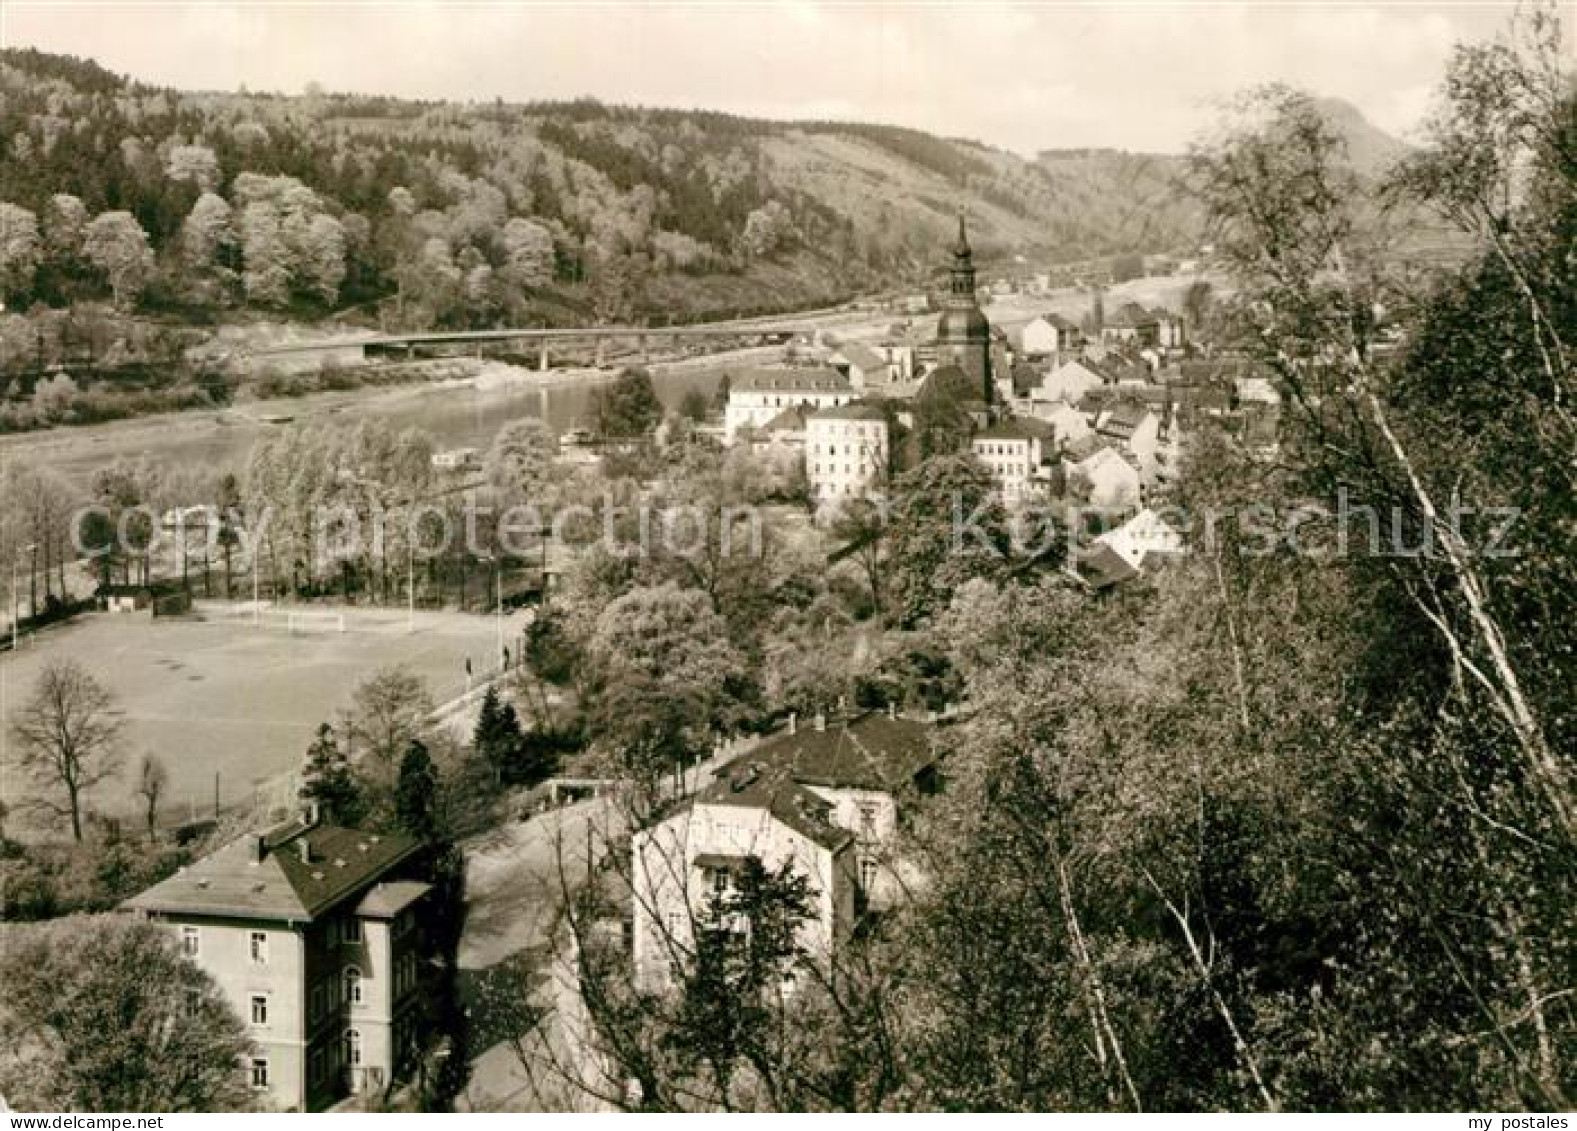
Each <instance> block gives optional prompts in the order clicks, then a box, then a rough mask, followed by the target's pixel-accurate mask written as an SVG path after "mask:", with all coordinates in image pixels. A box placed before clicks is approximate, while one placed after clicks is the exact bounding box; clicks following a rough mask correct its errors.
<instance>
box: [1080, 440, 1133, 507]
mask: <svg viewBox="0 0 1577 1131" xmlns="http://www.w3.org/2000/svg"><path fill="white" fill-rule="evenodd" d="M1062 462H1063V471H1064V475H1065V476H1066V482H1067V483H1068V486H1069V489H1070V491H1072V492H1073V493H1074V494H1075V495H1076V496H1077V497H1078V498H1079V500H1080V501H1081V502H1083V503H1084V504H1086V505H1088V506H1092V507H1099V508H1103V509H1106V510H1113V511H1124V510H1133V509H1135V508H1137V507H1138V506H1139V501H1140V496H1141V484H1142V480H1141V477H1140V474H1139V464H1138V460H1136V459H1135V458H1134V457H1133V456H1131V455H1125V454H1124V453H1123V452H1121V451H1119V450H1118V449H1117V448H1116V447H1114V446H1113V445H1112V442H1111V441H1110V440H1107V439H1106V438H1104V437H1102V436H1096V435H1090V436H1087V437H1085V438H1084V439H1083V440H1081V441H1079V442H1077V443H1074V444H1070V445H1069V446H1068V448H1067V449H1066V450H1065V451H1064V452H1063V456H1062Z"/></svg>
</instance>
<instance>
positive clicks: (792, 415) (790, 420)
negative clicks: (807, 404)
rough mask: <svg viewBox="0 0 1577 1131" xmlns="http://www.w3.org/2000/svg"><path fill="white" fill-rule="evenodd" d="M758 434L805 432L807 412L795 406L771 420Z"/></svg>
mask: <svg viewBox="0 0 1577 1131" xmlns="http://www.w3.org/2000/svg"><path fill="white" fill-rule="evenodd" d="M757 431H758V432H803V431H805V410H804V409H802V408H800V407H799V406H798V405H795V406H794V407H793V408H786V409H784V410H783V411H782V412H780V413H778V414H777V415H776V416H774V417H773V418H772V419H771V420H769V421H767V422H766V423H765V424H763V425H762V426H761V427H760V428H759V429H757Z"/></svg>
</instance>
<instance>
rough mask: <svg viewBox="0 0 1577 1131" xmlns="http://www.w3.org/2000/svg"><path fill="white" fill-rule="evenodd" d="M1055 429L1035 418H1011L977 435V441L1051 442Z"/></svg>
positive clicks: (1000, 421) (998, 422)
mask: <svg viewBox="0 0 1577 1131" xmlns="http://www.w3.org/2000/svg"><path fill="white" fill-rule="evenodd" d="M1054 431H1055V429H1053V428H1052V426H1051V425H1050V424H1048V423H1046V422H1045V421H1044V420H1037V419H1035V418H1034V417H1033V416H1010V417H1008V418H1007V419H1006V420H999V421H997V422H996V423H995V424H993V425H992V426H991V427H990V428H987V429H985V430H984V431H981V432H976V433H975V439H976V440H1050V439H1051V438H1052V434H1053V432H1054Z"/></svg>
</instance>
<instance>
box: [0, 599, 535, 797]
mask: <svg viewBox="0 0 1577 1131" xmlns="http://www.w3.org/2000/svg"><path fill="white" fill-rule="evenodd" d="M335 612H336V613H338V612H339V610H335ZM302 619H303V620H307V619H313V620H317V621H319V623H317V624H313V625H311V626H310V627H307V626H301V627H300V629H299V630H298V631H297V632H296V633H294V634H291V633H290V632H288V631H287V630H286V628H285V627H284V625H283V623H282V621H283V618H282V617H275V618H273V621H274V623H272V624H270V625H267V626H265V627H256V626H254V625H252V624H251V623H249V622H248V620H247V619H246V618H245V617H244V616H242V617H240V618H234V619H232V618H229V617H225V618H222V619H221V618H219V617H218V616H217V614H216V612H215V611H214V610H212V609H210V611H209V613H208V614H207V615H206V616H205V617H204V618H203V619H168V620H165V619H161V620H154V619H152V618H151V617H150V616H149V615H148V614H147V613H145V612H144V613H125V614H114V613H94V614H91V615H88V616H85V617H82V618H79V619H78V620H77V621H76V622H74V623H72V624H68V625H64V626H60V627H57V628H53V629H50V630H48V631H46V632H43V633H41V634H39V635H38V636H37V637H34V638H33V639H32V640H31V641H29V642H24V643H23V646H22V649H21V651H20V652H19V653H17V654H15V655H12V654H9V653H6V654H0V755H3V757H0V767H3V769H0V774H3V777H0V798H3V799H4V800H5V801H6V803H7V804H8V805H11V806H13V807H14V806H15V804H16V802H17V801H18V800H20V799H21V797H22V796H23V795H24V792H25V783H24V782H22V781H20V780H18V778H17V776H16V774H15V772H14V769H13V768H12V766H13V763H12V761H11V755H12V753H13V751H12V750H11V742H12V738H11V736H10V734H9V731H10V725H9V724H10V718H11V715H12V713H14V712H15V711H16V710H18V709H19V708H20V706H21V704H22V702H23V701H24V700H25V699H26V697H27V696H28V695H29V694H30V693H31V691H32V688H33V684H34V681H35V680H36V678H37V675H38V672H39V671H40V670H41V669H42V668H43V667H44V666H45V665H46V664H48V663H51V662H53V661H57V660H63V659H72V660H76V661H77V662H78V663H79V664H81V665H82V666H83V667H84V668H86V669H87V670H88V672H89V673H91V674H92V675H93V676H94V678H96V679H97V680H99V682H100V683H102V684H103V685H104V686H105V687H107V688H108V689H109V690H110V692H111V693H112V694H113V695H114V696H115V698H116V700H117V703H118V707H119V709H120V710H121V711H122V712H123V719H124V728H123V732H122V746H123V748H124V750H125V759H124V762H125V766H124V770H123V773H122V781H121V782H120V783H118V784H117V785H116V786H114V787H111V786H108V785H106V786H102V787H100V788H99V789H98V790H96V791H95V792H94V794H93V795H92V797H91V798H90V808H91V809H93V810H94V811H96V812H101V813H105V814H112V815H127V814H131V813H134V812H136V811H138V804H139V802H138V799H137V798H136V797H135V795H134V794H133V792H132V788H133V782H132V778H133V776H134V775H135V773H136V767H137V763H138V761H139V760H140V758H141V755H142V753H143V752H144V751H151V752H155V753H157V754H158V755H159V756H160V757H161V758H162V759H163V760H164V763H165V765H166V766H167V767H168V768H169V771H170V790H169V802H168V805H167V809H168V813H169V817H171V818H182V819H184V818H185V817H186V816H187V814H188V813H189V812H195V813H197V814H198V815H202V814H205V813H207V812H210V811H211V810H212V808H213V801H214V775H215V774H217V775H218V776H219V792H220V797H221V802H222V803H223V804H227V805H228V804H230V803H232V802H236V801H241V800H245V799H246V798H248V797H250V796H251V795H252V794H253V792H254V790H256V789H257V788H258V787H259V786H260V785H263V784H264V783H268V782H270V781H272V780H274V779H276V778H277V777H278V776H279V775H280V774H282V773H285V772H288V771H290V770H293V769H295V768H296V767H297V766H298V765H299V764H300V761H301V756H302V752H303V751H304V750H305V749H306V746H307V743H308V741H309V740H310V738H311V735H312V732H313V731H315V730H316V729H317V726H318V724H319V723H320V722H322V721H324V720H331V719H333V718H334V716H335V714H336V713H337V711H338V710H339V708H341V707H343V706H345V705H347V704H348V703H349V701H350V696H351V692H352V691H353V690H354V688H355V687H356V685H357V684H358V683H359V682H361V680H362V679H364V678H365V677H366V676H367V675H368V674H370V673H371V672H372V671H374V670H375V669H377V668H379V667H381V666H384V665H387V664H404V665H406V666H407V667H409V668H410V669H411V670H412V671H414V672H416V673H417V674H418V675H420V676H421V677H422V678H423V679H425V680H426V681H427V685H428V688H429V689H430V690H431V692H432V696H433V700H434V701H435V702H437V703H443V702H445V701H446V700H449V699H452V698H454V697H455V696H457V695H459V694H461V693H462V692H463V691H464V690H465V687H466V674H465V663H466V659H467V658H468V657H469V659H470V661H471V664H472V666H473V668H474V670H475V672H476V673H477V675H478V676H480V675H482V674H483V673H484V672H485V671H487V670H488V669H489V668H490V667H491V666H492V664H493V663H494V657H495V655H496V653H495V647H496V645H495V639H496V637H495V632H496V629H495V626H494V622H493V618H492V617H490V616H476V615H471V614H461V613H440V612H418V613H417V614H416V621H415V626H416V631H415V632H410V631H408V628H407V623H406V615H405V613H404V612H403V611H391V610H382V609H380V610H358V609H347V610H344V621H345V631H344V632H339V631H336V630H335V628H334V624H335V621H334V618H333V617H328V618H302ZM523 628H524V621H523V619H522V616H521V614H518V613H517V614H516V615H515V616H514V617H513V618H508V617H506V618H505V620H504V639H505V643H506V645H508V646H509V647H510V649H511V651H513V650H514V648H515V642H516V641H517V640H518V638H519V635H520V632H521V631H522V630H523Z"/></svg>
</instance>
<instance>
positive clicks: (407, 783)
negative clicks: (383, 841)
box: [394, 740, 438, 841]
mask: <svg viewBox="0 0 1577 1131" xmlns="http://www.w3.org/2000/svg"><path fill="white" fill-rule="evenodd" d="M394 812H395V817H396V819H397V820H398V821H399V822H400V827H401V828H403V829H404V830H405V831H406V832H408V833H410V834H411V835H412V836H414V837H415V838H416V839H417V840H420V841H431V840H434V839H436V838H437V836H438V770H437V768H436V767H435V766H434V765H433V759H432V756H431V755H430V754H428V753H427V747H426V746H425V745H424V744H423V743H422V742H421V741H419V740H413V741H412V742H411V744H410V745H409V746H407V747H406V748H405V757H404V758H402V759H400V780H399V782H398V784H397V785H396V786H395V790H394Z"/></svg>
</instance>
